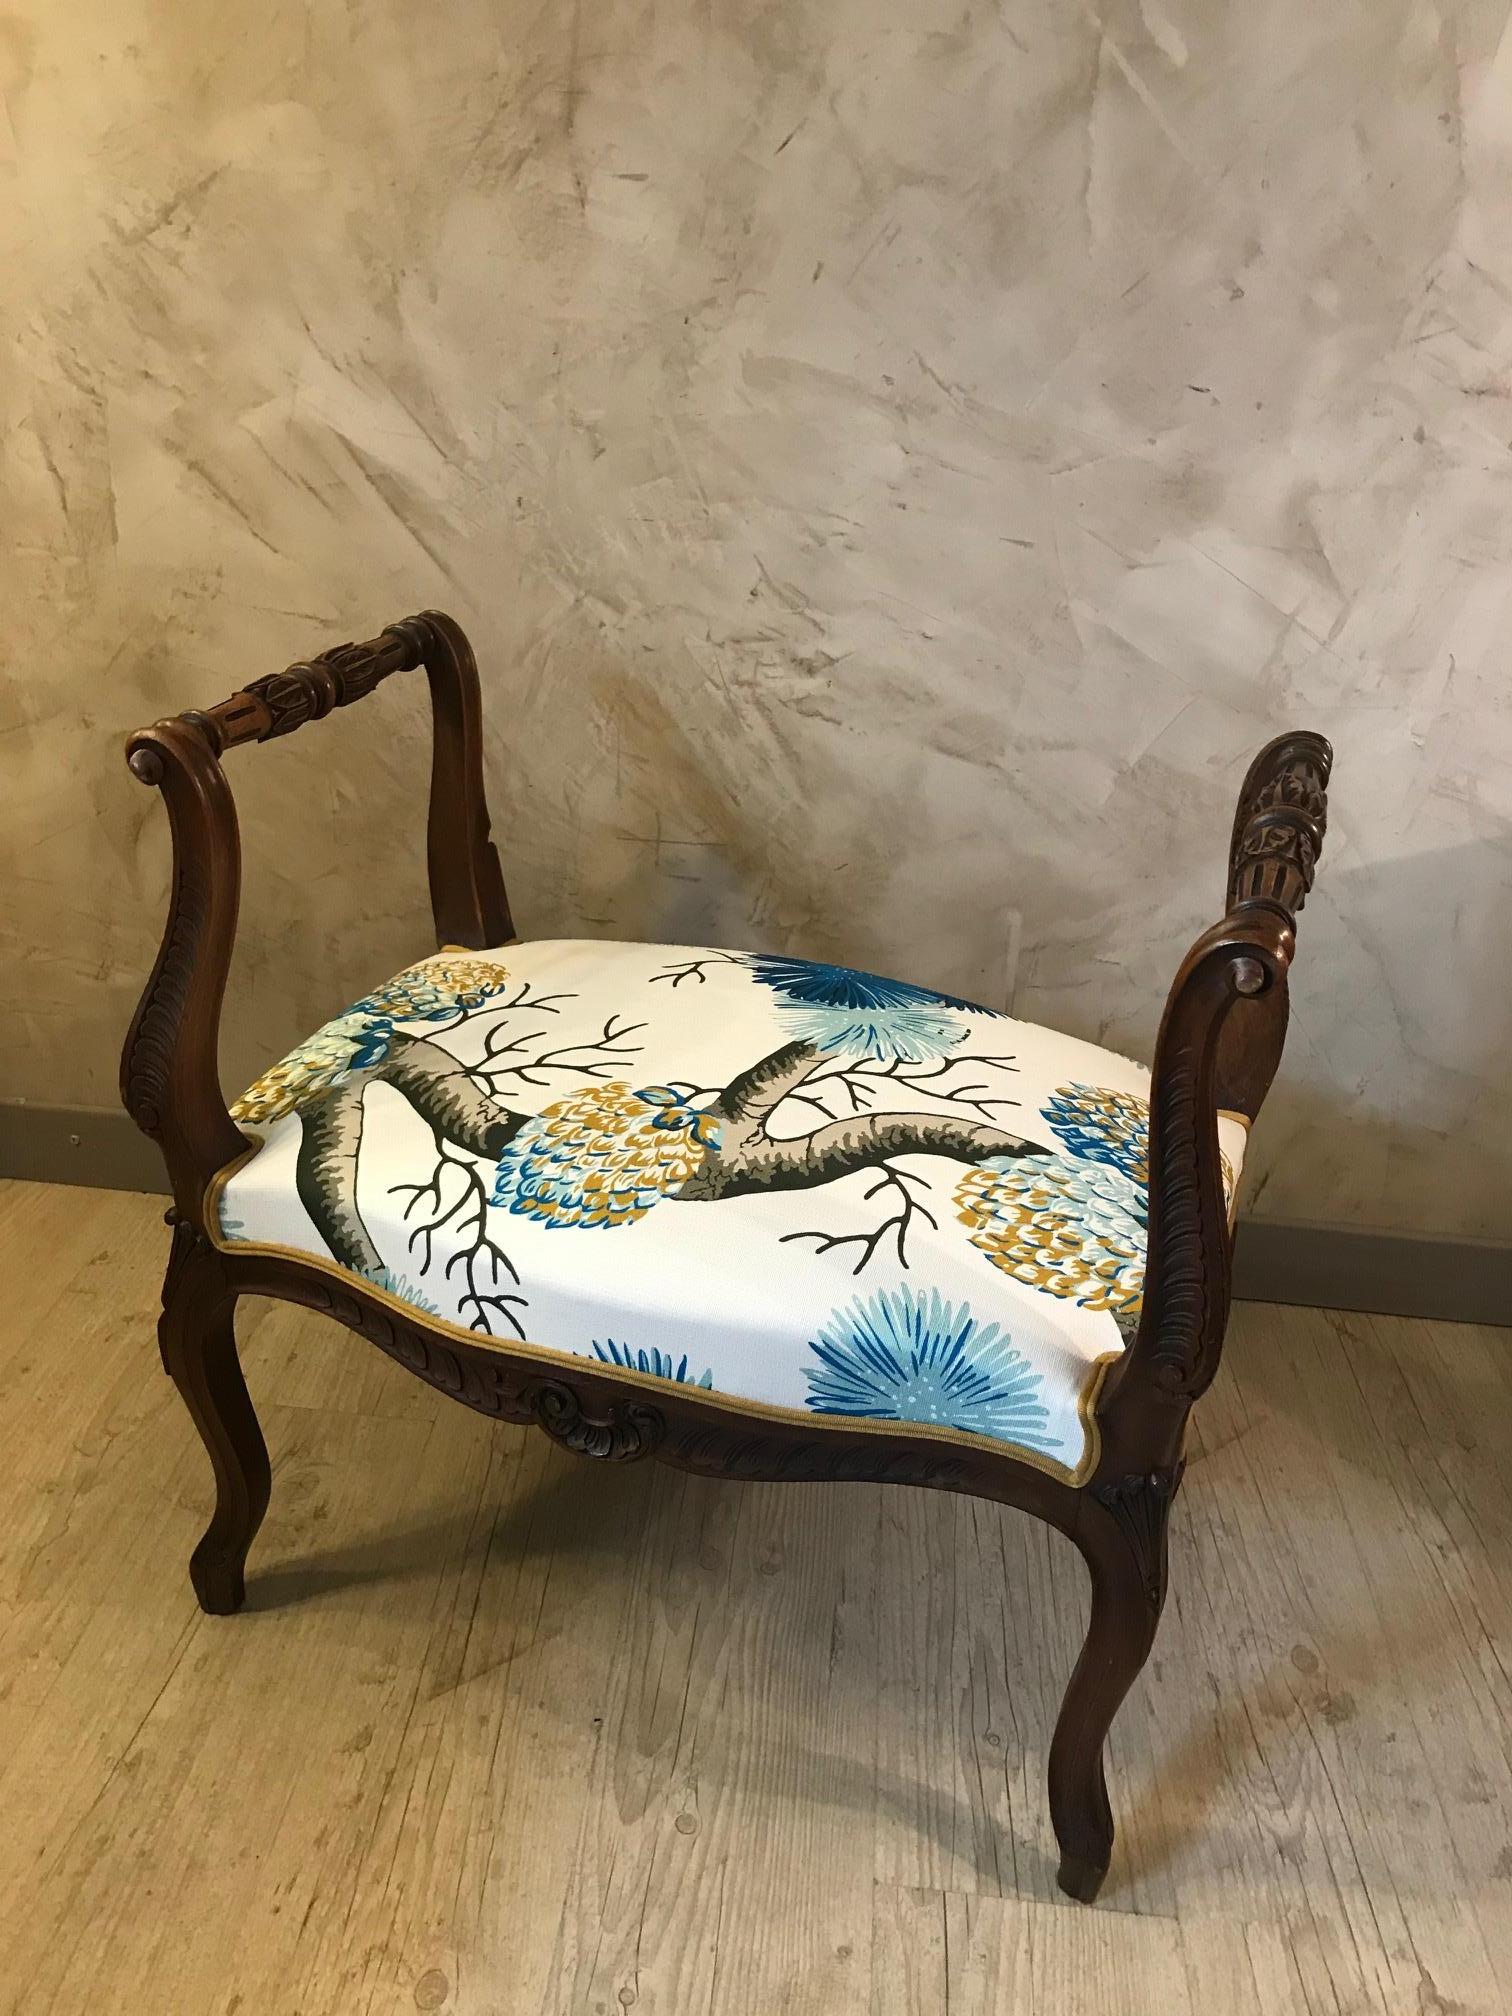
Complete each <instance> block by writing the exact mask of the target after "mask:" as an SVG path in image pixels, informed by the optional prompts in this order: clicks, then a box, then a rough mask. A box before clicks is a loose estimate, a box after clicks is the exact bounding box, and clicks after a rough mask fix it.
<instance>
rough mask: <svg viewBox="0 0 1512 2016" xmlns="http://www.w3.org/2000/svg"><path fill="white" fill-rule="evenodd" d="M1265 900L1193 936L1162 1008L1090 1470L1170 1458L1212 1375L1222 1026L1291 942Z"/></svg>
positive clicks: (1224, 1314)
mask: <svg viewBox="0 0 1512 2016" xmlns="http://www.w3.org/2000/svg"><path fill="white" fill-rule="evenodd" d="M1294 942H1295V941H1294V937H1293V932H1292V923H1291V919H1290V917H1288V916H1287V915H1286V913H1285V912H1284V911H1283V910H1281V909H1280V908H1279V907H1278V906H1276V905H1275V904H1272V903H1269V902H1265V901H1259V902H1249V903H1243V904H1241V905H1240V906H1239V907H1238V908H1237V909H1236V910H1235V911H1234V912H1233V913H1232V914H1231V915H1230V916H1228V917H1226V918H1224V920H1223V922H1222V923H1221V924H1216V925H1214V927H1213V928H1212V929H1211V930H1210V931H1206V932H1204V933H1203V935H1202V936H1201V937H1200V938H1199V939H1198V940H1197V942H1196V944H1195V945H1194V946H1193V947H1192V949H1191V951H1190V952H1189V953H1188V954H1187V957H1186V959H1185V961H1184V963H1183V965H1182V967H1181V970H1180V972H1179V973H1178V974H1177V976H1176V981H1175V985H1174V986H1173V987H1172V989H1171V993H1170V997H1169V999H1168V1001H1167V1003H1166V1010H1165V1016H1164V1018H1163V1020H1162V1022H1161V1027H1160V1035H1159V1037H1158V1039H1157V1041H1156V1046H1155V1064H1154V1069H1153V1072H1152V1079H1151V1092H1150V1167H1149V1231H1148V1250H1147V1255H1146V1264H1145V1284H1144V1304H1143V1308H1142V1311H1141V1315H1140V1323H1139V1329H1138V1332H1137V1333H1136V1335H1135V1338H1134V1342H1133V1343H1132V1345H1131V1346H1130V1347H1129V1349H1128V1351H1127V1352H1126V1353H1125V1355H1124V1357H1123V1358H1122V1359H1121V1360H1120V1361H1119V1363H1118V1364H1117V1365H1116V1366H1115V1367H1114V1368H1113V1371H1112V1373H1111V1374H1110V1376H1109V1380H1108V1383H1107V1386H1106V1388H1105V1390H1104V1396H1103V1399H1102V1401H1101V1403H1100V1404H1099V1407H1098V1419H1099V1425H1100V1428H1101V1431H1102V1438H1103V1451H1104V1453H1103V1460H1102V1463H1101V1465H1100V1469H1101V1470H1103V1471H1106V1472H1107V1473H1109V1474H1113V1473H1122V1472H1124V1471H1128V1470H1131V1469H1135V1470H1137V1469H1148V1468H1150V1467H1151V1466H1152V1465H1155V1464H1158V1463H1161V1462H1164V1463H1168V1464H1169V1463H1174V1462H1176V1461H1178V1460H1179V1454H1180V1434H1181V1427H1182V1424H1183V1423H1184V1421H1185V1417H1186V1411H1187V1408H1188V1407H1189V1406H1190V1405H1191V1403H1192V1402H1193V1401H1194V1400H1195V1399H1196V1398H1197V1397H1198V1395H1199V1394H1201V1393H1202V1392H1204V1391H1205V1390H1206V1388H1207V1386H1208V1384H1209V1383H1210V1381H1211V1379H1212V1377H1213V1374H1214V1372H1215V1371H1216V1370H1217V1366H1218V1357H1219V1353H1220V1351H1221V1349H1222V1345H1223V1333H1224V1328H1225V1325H1226V1324H1227V1321H1228V1308H1229V1280H1230V1246H1231V1241H1230V1235H1229V1225H1228V1210H1227V1205H1226V1202H1225V1198H1224V1191H1223V1173H1222V1163H1221V1160H1220V1157H1219V1151H1218V1108H1219V1106H1220V1104H1221V1103H1223V1102H1222V1101H1221V1100H1220V1098H1219V1071H1220V1060H1221V1056H1222V1048H1223V1035H1224V1026H1225V1024H1226V1022H1227V1021H1228V1018H1229V1016H1230V1014H1231V1013H1233V1011H1234V1010H1235V1009H1236V1008H1242V1007H1244V1006H1245V1005H1246V1004H1249V1003H1254V1002H1259V1001H1262V1000H1264V999H1265V998H1266V997H1267V996H1270V995H1273V994H1274V993H1275V992H1276V991H1277V990H1282V991H1284V989H1285V986H1286V972H1287V967H1288V965H1289V964H1290V961H1291V956H1292V950H1293V946H1294Z"/></svg>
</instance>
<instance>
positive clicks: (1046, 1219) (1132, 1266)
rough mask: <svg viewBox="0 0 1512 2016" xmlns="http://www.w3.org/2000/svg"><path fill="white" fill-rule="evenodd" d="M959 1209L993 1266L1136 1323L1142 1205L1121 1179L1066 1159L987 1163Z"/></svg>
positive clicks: (967, 1186) (970, 1177)
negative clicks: (1131, 1317) (1133, 1316)
mask: <svg viewBox="0 0 1512 2016" xmlns="http://www.w3.org/2000/svg"><path fill="white" fill-rule="evenodd" d="M955 1203H956V1210H957V1213H958V1215H959V1217H960V1220H961V1223H962V1224H964V1225H966V1226H967V1227H969V1229H970V1232H971V1243H972V1245H973V1246H976V1247H978V1248H979V1249H980V1250H981V1251H982V1252H983V1253H985V1254H986V1255H987V1257H988V1259H989V1260H991V1262H992V1264H993V1265H994V1266H995V1267H1000V1268H1001V1269H1002V1270H1003V1272H1004V1273H1005V1274H1010V1275H1012V1277H1013V1279H1014V1280H1015V1281H1022V1282H1024V1283H1025V1284H1026V1286H1028V1287H1030V1288H1036V1289H1038V1290H1040V1292H1041V1293H1043V1294H1046V1295H1056V1296H1059V1297H1061V1298H1062V1299H1063V1300H1067V1301H1072V1302H1079V1303H1080V1304H1081V1305H1082V1306H1083V1308H1087V1309H1108V1310H1111V1311H1112V1312H1113V1313H1114V1314H1115V1315H1125V1316H1131V1315H1133V1314H1135V1313H1136V1312H1137V1311H1138V1309H1139V1306H1140V1303H1141V1300H1142V1298H1143V1295H1144V1268H1145V1227H1144V1221H1143V1203H1144V1200H1143V1196H1142V1194H1140V1193H1136V1192H1135V1191H1134V1189H1133V1185H1132V1184H1131V1183H1130V1181H1129V1179H1128V1178H1127V1177H1126V1176H1125V1175H1124V1174H1123V1173H1122V1171H1121V1170H1118V1169H1113V1168H1109V1167H1107V1166H1106V1165H1104V1164H1099V1163H1093V1162H1073V1161H1070V1160H1068V1159H1067V1158H1065V1157H1062V1156H1058V1155H1057V1156H1043V1157H1040V1156H1033V1157H1030V1156H1025V1157H1023V1158H1022V1159H1015V1160H1014V1161H1011V1162H1008V1161H1004V1162H999V1163H985V1164H983V1166H982V1167H981V1168H978V1169H972V1170H969V1171H968V1172H967V1174H966V1175H965V1176H964V1177H962V1179H961V1181H960V1183H959V1184H958V1185H957V1187H956V1193H955Z"/></svg>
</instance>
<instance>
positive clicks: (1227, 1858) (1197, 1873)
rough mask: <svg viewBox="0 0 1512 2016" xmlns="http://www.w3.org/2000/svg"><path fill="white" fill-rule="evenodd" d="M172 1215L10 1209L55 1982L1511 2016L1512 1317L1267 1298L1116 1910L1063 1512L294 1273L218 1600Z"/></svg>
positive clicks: (130, 1991)
mask: <svg viewBox="0 0 1512 2016" xmlns="http://www.w3.org/2000/svg"><path fill="white" fill-rule="evenodd" d="M160 1242H161V1227H160V1224H159V1207H158V1206H157V1205H156V1204H155V1203H154V1202H153V1201H152V1200H150V1199H146V1198H140V1197H133V1196H131V1195H129V1194H126V1193H120V1192H99V1193H94V1192H85V1191H79V1190H66V1189H61V1188H57V1189H50V1188H43V1187H41V1186H29V1185H21V1184H10V1185H0V1266H4V1267H5V1269H6V1280H7V1288H8V1293H7V1297H6V1303H5V1307H4V1310H3V1313H0V1446H3V1447H4V1449H5V1452H6V1463H5V1466H4V1469H3V1472H0V1535H3V1539H0V1797H3V1799H4V1801H5V1810H6V1813H7V1819H8V1825H7V1827H6V1828H5V1829H4V1830H0V1894H3V1895H4V1896H5V1897H6V1900H7V1907H6V1911H5V1913H4V1914H3V1922H0V2010H4V2011H6V2012H10V2011H15V2012H18V2016H20V2012H25V2016H76V2012H80V2011H83V2010H86V2009H87V2010H89V2011H90V2012H91V2016H110V2012H130V2016H148V2012H151V2016H157V2012H159V2011H161V2010H163V2009H174V2010H178V2009H183V2010H194V2011H202V2010H203V2011H207V2012H210V2011H213V2012H217V2016H230V2012H236V2016H246V2012H248V2011H251V2010H256V2011H258V2012H259V2016H293V2012H296V2011H298V2012H300V2016H326V2012H330V2016H398V2012H401V2011H402V2012H404V2016H411V2012H413V2011H415V2010H417V2009H421V2010H423V2009H440V2010H445V2011H448V2012H465V2016H534V2012H538V2011H539V2012H550V2016H557V2012H562V2016H578V2012H581V2016H619V2012H620V2011H628V2010H637V2011H640V2012H669V2016H670V2012H675V2016H685V2012H697V2016H705V2012H708V2016H737V2012H739V2016H746V2012H750V2016H757V2012H760V2016H769V2012H773V2011H795V2012H796V2011H803V2012H805V2016H809V2012H822V2016H829V2012H831V2011H833V2012H841V2016H849V2012H858V2016H859V2012H863V2011H865V2012H872V2016H898V2012H908V2016H934V2012H941V2016H943V2012H945V2011H946V2010H947V2009H948V2010H949V2011H950V2016H962V2012H966V2016H978V2012H980V2016H987V2012H989V2011H991V2012H994V2016H996V2012H997V2011H1000V2010H1013V2009H1018V2008H1022V2009H1026V2010H1027V2009H1031V2008H1032V2009H1055V2010H1056V2011H1057V2012H1064V2016H1122V2012H1125V2011H1127V2012H1130V2016H1148V2012H1150V2011H1154V2010H1160V2011H1170V2012H1171V2016H1186V2012H1187V2011H1188V2010H1191V2011H1214V2010H1221V2011H1222V2012H1223V2016H1294V2012H1295V2016H1304V2012H1312V2011H1317V2010H1327V2011H1330V2012H1336V2011H1347V2012H1355V2011H1362V2012H1370V2016H1398V2012H1401V2016H1409V2012H1410V2016H1420V2012H1423V2011H1428V2012H1444V2011H1453V2012H1454V2016H1492V2012H1500V2011H1501V2010H1502V2009H1503V2008H1504V2007H1505V1995H1504V1993H1503V1990H1502V1988H1501V1987H1500V1986H1499V1985H1498V1984H1499V1983H1501V1982H1504V1981H1505V1980H1506V1979H1508V1978H1512V1822H1509V1819H1508V1815H1509V1814H1512V1754H1509V1745H1508V1742H1507V1735H1506V1731H1507V1729H1508V1727H1509V1726H1512V1683H1509V1679H1508V1675H1509V1673H1512V1586H1509V1584H1512V1568H1509V1563H1512V1546H1509V1542H1512V1464H1509V1457H1512V1447H1509V1443H1512V1434H1509V1428H1508V1423H1509V1421H1512V1407H1509V1404H1508V1403H1509V1400H1512V1337H1509V1336H1508V1335H1507V1334H1506V1333H1503V1332H1496V1331H1490V1330H1480V1329H1475V1328H1472V1327H1468V1326H1458V1327H1456V1326H1449V1325H1433V1324H1427V1323H1421V1322H1413V1321H1397V1320H1392V1319H1388V1318H1383V1317H1361V1316H1344V1315H1340V1316H1327V1315H1324V1314H1321V1313H1318V1312H1314V1311H1303V1310H1294V1309H1278V1308H1260V1307H1256V1306H1241V1307H1240V1308H1239V1309H1238V1310H1237V1311H1236V1313H1235V1318H1234V1322H1233V1325H1232V1330H1231V1339H1230V1349H1229V1351H1228V1353H1227V1357H1226V1363H1225V1369H1224V1373H1223V1375H1222V1376H1221V1377H1220V1378H1219V1380H1218V1381H1217V1383H1216V1385H1215V1386H1214V1387H1213V1389H1212V1391H1211V1392H1210V1393H1209V1394H1208V1396H1207V1397H1206V1399H1205V1400H1204V1402H1203V1405H1202V1407H1201V1408H1200V1409H1199V1410H1198V1412H1197V1414H1196V1415H1195V1416H1194V1417H1193V1419H1194V1430H1193V1435H1192V1438H1191V1443H1190V1448H1189V1464H1188V1472H1187V1478H1186V1482H1185V1485H1184V1487H1183V1490H1182V1493H1181V1495H1180V1497H1179V1498H1178V1500H1177V1502H1176V1507H1175V1510H1174V1512H1173V1515H1172V1521H1171V1527H1172V1545H1173V1552H1174V1556H1175V1562H1176V1572H1175V1574H1174V1576H1173V1582H1172V1593H1171V1596H1170V1598H1169V1601H1168V1603H1167V1606H1166V1616H1165V1621H1164V1626H1163V1630H1162V1635H1161V1637H1160V1639H1159V1640H1158V1641H1157V1644H1156V1648H1155V1651H1154V1653H1153V1654H1152V1656H1151V1659H1150V1661H1149V1664H1148V1665H1147V1667H1146V1669H1145V1671H1144V1673H1143V1674H1142V1675H1141V1676H1140V1678H1139V1680H1138V1681H1137V1682H1136V1683H1135V1686H1134V1688H1133V1690H1132V1692H1131V1694H1130V1696H1129V1700H1128V1703H1127V1705H1126V1707H1125V1710H1124V1713H1123V1715H1122V1717H1121V1719H1120V1721H1119V1723H1118V1725H1117V1727H1116V1728H1115V1731H1114V1736H1113V1741H1112V1745H1111V1755H1110V1780H1111V1789H1112V1792H1113V1797H1114V1799H1115V1802H1116V1803H1117V1804H1118V1806H1119V1808H1120V1810H1121V1811H1122V1812H1123V1814H1124V1815H1125V1821H1124V1826H1123V1829H1122V1836H1121V1838H1122V1840H1123V1844H1124V1847H1123V1852H1122V1854H1121V1856H1120V1859H1119V1861H1118V1863H1117V1865H1116V1866H1115V1870H1114V1873H1113V1876H1112V1878H1111V1879H1110V1882H1109V1885H1108V1887H1107V1889H1106V1890H1105V1892H1104V1895H1103V1899H1102V1901H1101V1902H1100V1903H1099V1904H1098V1905H1097V1906H1095V1907H1094V1908H1092V1909H1091V1910H1088V1909H1087V1908H1086V1907H1084V1906H1080V1905H1076V1904H1073V1903H1071V1902H1069V1901H1067V1900H1063V1899H1061V1898H1060V1896H1059V1894H1058V1892H1057V1891H1056V1889H1055V1885H1054V1874H1055V1859H1056V1849H1055V1843H1054V1840H1053V1837H1052V1835H1051V1832H1050V1828H1049V1824H1048V1820H1047V1817H1046V1815H1045V1812H1044V1807H1043V1801H1042V1797H1041V1792H1040V1787H1041V1785H1042V1783H1043V1774H1044V1768H1045V1754H1046V1750H1047V1747H1048V1744H1049V1739H1050V1731H1051V1728H1052V1726H1053V1723H1054V1718H1055V1712H1056V1707H1057V1703H1058V1700H1059V1695H1060V1690H1061V1687H1062V1685H1063V1684H1064V1677H1065V1673H1066V1671H1067V1670H1068V1669H1069V1665H1070V1662H1071V1660H1072V1659H1073V1658H1074V1656H1075V1653H1076V1650H1077V1647H1078V1645H1079V1644H1080V1640H1081V1634H1082V1629H1083V1624H1084V1615H1085V1601H1086V1599H1085V1593H1084V1582H1085V1575H1084V1572H1083V1570H1082V1566H1081V1563H1080V1562H1079V1560H1078V1559H1077V1557H1076V1555H1075V1552H1074V1550H1073V1549H1072V1548H1071V1546H1070V1545H1069V1544H1068V1543H1067V1542H1066V1541H1065V1540H1063V1539H1062V1538H1061V1537H1060V1536H1059V1535H1057V1534H1055V1533H1053V1532H1051V1531H1050V1530H1049V1529H1047V1528H1046V1527H1044V1526H1043V1525H1041V1524H1040V1523H1039V1522H1037V1521H1035V1520H1032V1519H1029V1518H1026V1517H1024V1516H1023V1515H1022V1514H1019V1513H1016V1512H1012V1511H1009V1510H1007V1509H1005V1508H1001V1507H997V1506H993V1505H990V1504H986V1503H983V1502H981V1501H976V1500H969V1499H957V1498H954V1497H952V1496H949V1495H947V1494H941V1493H931V1492H925V1491H916V1490H913V1489H910V1488H899V1487H889V1486H880V1485H873V1484H851V1485H844V1486H837V1485H825V1486H824V1487H823V1488H820V1487H817V1486H813V1485H808V1484H794V1485H770V1484H741V1483H735V1482H728V1481H719V1480H713V1479H706V1478H702V1477H696V1476H686V1475H682V1474H679V1473H677V1472H673V1471H668V1470H663V1469H660V1468H658V1467H657V1466H654V1465H649V1464H647V1465H641V1466H636V1467H632V1468H629V1469H624V1468H615V1469H612V1470H609V1469H607V1468H606V1469H601V1468H599V1467H598V1466H594V1465H587V1464H583V1463H581V1462H578V1461H575V1460H574V1459H573V1458H571V1457H569V1456H568V1455H566V1454H564V1453H563V1452H562V1451H560V1450H558V1449H556V1448H555V1447H553V1446H552V1445H551V1444H550V1443H549V1442H548V1441H547V1440H546V1438H545V1437H543V1436H537V1435H529V1434H527V1433H526V1432H525V1431H523V1430H521V1429H519V1428H516V1427H514V1426H512V1425H510V1424H508V1423H492V1422H489V1421H487V1420H485V1419H483V1418H482V1417H481V1416H476V1415H473V1414H472V1413H470V1412H468V1411H467V1410H465V1409H462V1408H458V1407H453V1406H451V1405H450V1404H449V1403H448V1402H447V1401H446V1399H445V1397H444V1396H443V1395H441V1394H438V1393H435V1392H433V1391H431V1390H430V1389H429V1388H427V1387H424V1386H422V1385H420V1384H419V1383H418V1382H416V1381H413V1380H409V1379H407V1378H405V1376H404V1374H403V1373H402V1372H401V1371H400V1370H399V1369H398V1368H396V1367H393V1366H391V1365H389V1364H388V1363H387V1362H386V1361H385V1360H383V1359H381V1358H380V1357H378V1356H377V1355H376V1354H375V1353H372V1352H370V1351H369V1350H368V1349H367V1348H366V1346H365V1345H364V1344H363V1343H362V1341H361V1340H360V1339H357V1338H354V1337H352V1336H351V1335H350V1334H349V1333H347V1332H346V1331H344V1330H341V1329H338V1328H337V1327H336V1326H334V1325H331V1324H328V1323H322V1322H321V1321H320V1319H318V1318H317V1317H315V1316H314V1315H312V1314H310V1313H308V1312H306V1311H302V1310H298V1309H295V1308H291V1307H288V1306H284V1305H274V1304H267V1305H257V1304H253V1303H251V1302H249V1303H248V1304H247V1305H245V1308H244V1310H243V1312H242V1315H241V1317H240V1318H239V1322H240V1334H241V1339H242V1347H243V1358H244V1362H245V1365H246V1370H247V1377H248V1382H249V1384H250V1386H251V1388H252V1391H253V1394H254V1397H255V1398H256V1400H257V1403H258V1406H259V1410H260V1412H261V1414H262V1416H263V1420H264V1423H265V1426H266V1429H267V1434H268V1442H269V1447H270V1451H271V1454H272V1459H273V1466H274V1474H275V1489H274V1494H273V1500H272V1506H271V1509H270V1511H269V1515H268V1519H267V1523H266V1525H265V1526H264V1528H263V1531H262V1534H261V1535H260V1536H259V1540H258V1562H259V1572H258V1574H257V1575H256V1577H255V1578H254V1579H253V1581H252V1582H251V1583H250V1584H249V1590H248V1605H247V1608H246V1609H245V1610H244V1611H243V1612H242V1613H241V1615H240V1616H239V1617H236V1618H232V1619H221V1618H211V1617H206V1616H204V1615H203V1614H202V1613H201V1612H200V1611H199V1609H198V1608H197V1607H196V1606H195V1603H194V1600H193V1596H192V1593H191V1592H190V1590H189V1587H188V1585H187V1583H186V1582H185V1580H184V1577H183V1572H182V1565H183V1557H184V1554H185V1551H186V1550H187V1548H188V1546H189V1545H190V1543H191V1541H192V1540H193V1538H194V1536H195V1535H196V1534H197V1533H198V1531H199V1530H200V1527H201V1525H202V1523H203V1518H204V1508H205V1502H206V1489H207V1476H206V1466H205V1459H204V1453H203V1451H202V1449H201V1448H200V1446H199V1443H198V1441H197V1439H196V1438H195V1436H194V1432H193V1429H192V1427H191V1426H190V1423H189V1421H188V1419H187V1417H186V1416H185V1415H184V1413H183V1410H182V1408H181V1407H180V1406H179V1404H178V1401H177V1399H176V1397H175V1395H174V1393H173V1389H172V1387H171V1385H170V1382H169V1381H168V1380H167V1379H166V1378H165V1377H164V1376H163V1374H162V1371H161V1368H160V1366H159V1363H158V1358H157V1353H156V1349H155V1346H154V1344H153V1341H152V1317H153V1313H154V1310H155V1305H156V1292H157V1274H158V1269H159V1264H160Z"/></svg>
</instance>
